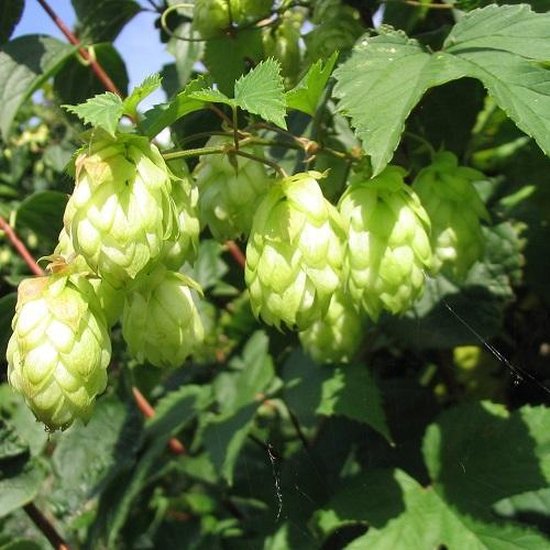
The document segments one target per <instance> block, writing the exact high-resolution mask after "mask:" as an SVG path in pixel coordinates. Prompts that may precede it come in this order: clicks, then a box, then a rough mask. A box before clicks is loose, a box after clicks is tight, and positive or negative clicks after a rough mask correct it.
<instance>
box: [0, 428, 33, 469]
mask: <svg viewBox="0 0 550 550" xmlns="http://www.w3.org/2000/svg"><path fill="white" fill-rule="evenodd" d="M28 452H29V446H28V445H27V444H26V443H25V442H24V441H23V440H22V439H21V438H20V437H19V434H18V433H17V431H16V430H15V428H14V427H13V426H12V425H10V424H7V423H6V422H5V421H4V420H3V419H1V418H0V461H2V460H5V459H8V458H14V457H19V456H21V455H23V454H25V453H28Z"/></svg>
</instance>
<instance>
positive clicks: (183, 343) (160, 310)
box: [122, 266, 204, 367]
mask: <svg viewBox="0 0 550 550" xmlns="http://www.w3.org/2000/svg"><path fill="white" fill-rule="evenodd" d="M193 291H200V287H199V286H198V284H197V283H195V282H194V281H193V280H192V279H190V278H189V277H186V276H185V275H182V274H181V273H176V272H173V271H168V270H166V269H165V268H164V267H163V266H159V267H157V268H156V269H154V270H153V271H152V272H151V273H147V274H143V275H142V276H141V277H140V278H139V279H137V280H136V281H135V283H134V284H133V285H132V288H130V289H129V291H128V293H127V295H126V302H125V304H124V312H123V315H122V335H123V337H124V340H125V341H126V343H127V344H128V348H129V350H130V353H132V355H134V356H135V357H136V358H137V359H138V360H139V361H148V362H149V363H151V364H152V365H155V366H157V367H161V366H174V367H176V366H178V365H181V364H182V363H183V361H184V360H185V359H186V358H187V357H188V356H189V355H191V353H193V351H194V350H195V349H196V348H197V347H198V346H199V345H200V344H201V343H202V341H203V339H204V328H203V325H202V321H201V318H200V314H199V312H198V309H197V306H196V304H195V302H194V300H193V295H192V294H193Z"/></svg>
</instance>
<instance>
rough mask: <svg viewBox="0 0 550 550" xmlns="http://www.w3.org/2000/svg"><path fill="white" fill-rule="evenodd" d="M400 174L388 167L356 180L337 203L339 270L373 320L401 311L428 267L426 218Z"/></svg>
mask: <svg viewBox="0 0 550 550" xmlns="http://www.w3.org/2000/svg"><path fill="white" fill-rule="evenodd" d="M403 175H404V171H403V170H402V169H401V168H399V167H397V166H390V167H388V168H386V169H385V170H384V171H383V172H382V173H381V174H380V175H378V176H376V177H375V178H373V179H371V180H366V181H365V180H364V179H361V178H357V179H356V180H355V181H354V182H352V184H351V185H350V187H348V189H347V190H346V191H345V193H344V194H343V195H342V197H341V199H340V203H339V209H340V212H341V214H342V219H343V222H344V225H345V226H346V229H347V231H348V245H347V250H346V254H345V259H344V274H345V277H346V279H347V282H348V287H349V291H350V293H351V296H352V298H353V299H354V300H357V301H358V302H360V303H361V304H362V305H363V307H364V308H365V310H366V311H367V313H368V314H369V316H370V317H371V318H372V319H373V320H377V319H378V316H379V315H380V312H381V311H382V310H383V309H385V310H388V311H390V312H391V313H394V314H396V313H402V312H404V311H406V310H407V309H408V308H409V307H410V306H411V305H412V303H413V302H414V301H415V299H416V298H417V297H418V296H419V295H420V293H421V291H422V289H423V287H424V280H425V274H424V271H425V270H429V269H430V267H431V262H432V252H431V248H430V242H429V237H428V232H429V228H430V221H429V218H428V215H427V214H426V212H425V210H424V209H423V208H422V205H421V204H420V201H419V199H418V197H417V196H416V194H415V193H414V192H413V191H412V189H411V188H410V187H409V186H407V185H406V184H405V183H404V181H403Z"/></svg>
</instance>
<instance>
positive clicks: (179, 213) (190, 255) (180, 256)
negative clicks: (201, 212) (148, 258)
mask: <svg viewBox="0 0 550 550" xmlns="http://www.w3.org/2000/svg"><path fill="white" fill-rule="evenodd" d="M172 183H173V185H172V199H173V201H174V203H175V206H176V222H177V228H178V232H177V233H176V236H174V237H173V238H171V239H168V240H167V241H166V242H165V243H164V249H163V252H162V255H161V261H162V263H163V264H164V265H165V266H166V267H167V268H168V269H173V270H175V271H177V270H178V269H179V268H180V267H181V266H182V264H183V263H184V262H185V261H189V262H192V261H194V260H195V259H196V257H197V253H198V249H199V233H200V222H199V218H198V213H197V208H198V198H199V195H198V190H197V188H196V187H193V186H191V184H190V183H189V181H188V180H187V179H175V180H174V181H173V182H172Z"/></svg>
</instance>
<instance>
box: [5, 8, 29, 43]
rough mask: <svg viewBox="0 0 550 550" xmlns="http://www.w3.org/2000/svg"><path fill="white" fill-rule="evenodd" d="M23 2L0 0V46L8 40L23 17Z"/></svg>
mask: <svg viewBox="0 0 550 550" xmlns="http://www.w3.org/2000/svg"><path fill="white" fill-rule="evenodd" d="M24 7H25V1H24V0H0V44H3V43H4V42H5V41H6V40H8V39H9V37H10V36H11V33H12V32H13V30H14V29H15V26H16V25H17V23H19V20H20V19H21V15H23V8H24Z"/></svg>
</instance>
